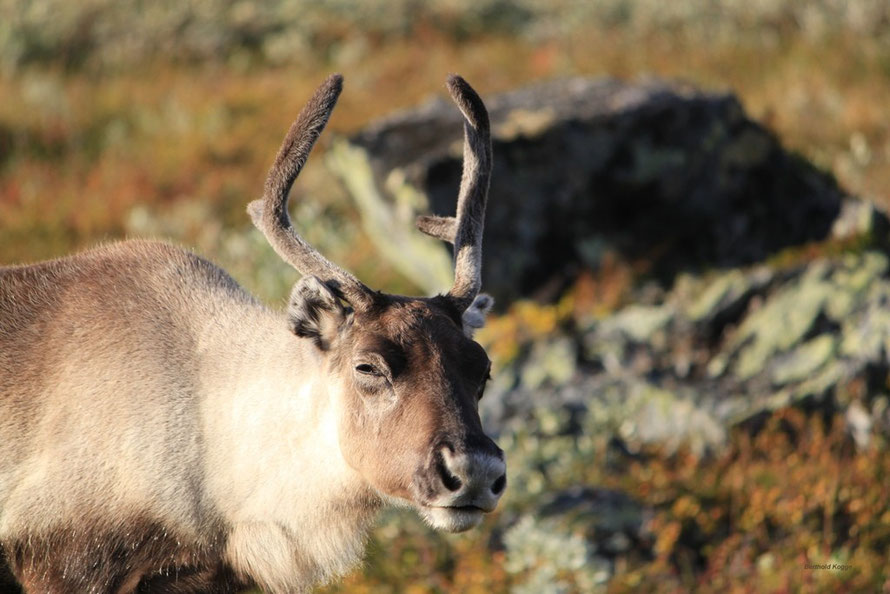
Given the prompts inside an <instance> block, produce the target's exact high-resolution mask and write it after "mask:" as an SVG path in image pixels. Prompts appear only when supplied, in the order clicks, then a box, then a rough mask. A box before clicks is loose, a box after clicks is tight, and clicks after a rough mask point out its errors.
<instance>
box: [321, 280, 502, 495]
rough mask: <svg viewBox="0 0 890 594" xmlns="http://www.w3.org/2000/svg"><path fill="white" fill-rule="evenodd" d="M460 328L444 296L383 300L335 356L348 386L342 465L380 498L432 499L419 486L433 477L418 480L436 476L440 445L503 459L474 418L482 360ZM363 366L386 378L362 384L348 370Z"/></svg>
mask: <svg viewBox="0 0 890 594" xmlns="http://www.w3.org/2000/svg"><path fill="white" fill-rule="evenodd" d="M459 320H460V317H459V314H457V312H456V311H455V310H454V309H453V308H452V307H450V301H448V300H446V299H443V298H433V299H409V298H393V297H388V298H387V299H385V300H382V299H381V303H380V304H378V306H377V307H375V308H374V309H372V310H370V311H368V312H361V313H358V314H356V318H355V322H354V324H353V325H352V328H350V329H349V330H347V331H346V332H345V333H344V336H343V338H342V339H341V341H340V343H339V344H337V345H336V346H335V351H336V352H334V353H332V357H331V364H332V366H333V367H334V368H335V369H336V373H337V374H338V375H340V376H341V377H343V378H345V379H344V384H345V386H346V388H345V390H346V394H345V398H347V403H346V407H345V408H346V410H347V411H348V412H347V414H346V418H344V419H342V420H341V423H342V424H341V426H340V444H341V448H342V450H343V452H344V455H345V456H346V460H347V462H349V463H350V464H351V465H352V466H353V467H354V468H356V469H357V470H358V471H359V472H360V473H361V474H362V476H364V477H365V479H366V480H368V481H369V482H370V483H371V484H372V485H374V486H375V487H376V488H377V489H378V490H379V491H381V492H383V493H385V494H387V495H392V496H395V497H399V498H402V499H407V500H412V501H415V502H416V503H421V504H423V503H426V501H425V500H426V499H429V498H430V497H431V495H430V494H429V493H428V492H427V490H426V489H424V488H423V485H425V484H426V483H427V482H429V480H433V481H435V480H438V479H435V477H432V478H429V477H426V476H424V475H426V474H431V473H432V474H435V468H434V467H435V464H436V452H437V451H438V449H439V448H441V447H445V446H448V447H450V448H452V449H453V450H454V451H457V452H466V451H468V450H473V451H480V450H481V451H485V452H486V453H491V454H492V455H495V456H498V457H502V456H503V454H502V452H501V451H500V449H499V448H498V447H497V446H496V445H495V444H494V442H492V441H491V440H490V439H489V438H488V437H487V436H486V435H485V434H484V432H483V430H482V423H481V421H480V419H479V413H478V404H477V402H478V399H477V397H478V395H479V393H480V390H481V389H482V388H483V387H484V383H485V381H486V379H487V372H488V368H489V360H488V357H487V356H486V355H485V351H484V350H483V349H482V347H480V346H479V345H478V344H477V343H475V342H474V341H472V340H471V339H469V338H467V337H466V335H465V334H464V332H463V329H462V327H461V325H460V321H459ZM363 363H367V364H372V365H374V366H375V367H377V368H379V369H380V370H381V371H384V372H385V377H383V378H373V377H372V378H365V377H363V374H361V373H357V372H356V370H355V369H354V368H355V366H356V365H360V364H363Z"/></svg>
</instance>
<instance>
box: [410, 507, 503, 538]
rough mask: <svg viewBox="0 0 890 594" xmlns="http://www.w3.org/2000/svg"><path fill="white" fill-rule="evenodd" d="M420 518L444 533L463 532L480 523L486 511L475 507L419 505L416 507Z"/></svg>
mask: <svg viewBox="0 0 890 594" xmlns="http://www.w3.org/2000/svg"><path fill="white" fill-rule="evenodd" d="M418 512H419V513H420V516H421V517H422V518H423V519H424V520H425V521H426V522H427V524H429V525H430V526H431V527H432V528H434V529H436V530H442V531H444V532H463V531H465V530H469V529H470V528H473V527H475V526H478V525H479V523H480V522H481V521H482V516H483V515H485V513H487V512H486V510H484V509H482V508H481V507H477V506H475V505H461V506H437V505H421V506H419V507H418Z"/></svg>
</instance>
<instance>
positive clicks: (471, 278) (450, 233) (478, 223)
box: [417, 75, 491, 311]
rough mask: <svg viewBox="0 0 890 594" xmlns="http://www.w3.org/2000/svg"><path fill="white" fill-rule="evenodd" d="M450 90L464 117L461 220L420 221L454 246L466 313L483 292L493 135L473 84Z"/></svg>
mask: <svg viewBox="0 0 890 594" xmlns="http://www.w3.org/2000/svg"><path fill="white" fill-rule="evenodd" d="M447 84H448V91H449V92H450V93H451V97H452V99H454V102H455V103H457V106H458V107H459V108H460V110H461V112H462V113H463V115H464V119H465V120H466V121H465V122H464V163H463V173H462V175H461V181H460V193H459V194H458V197H457V216H456V217H454V218H453V219H452V218H450V217H420V218H419V219H418V221H417V226H418V227H419V228H420V230H421V231H424V232H425V233H428V234H430V235H432V236H434V237H438V238H439V239H443V240H445V241H451V242H452V243H453V244H454V286H453V287H452V288H451V290H450V291H449V292H448V296H449V297H451V299H452V300H453V301H454V302H455V304H456V305H457V306H458V308H459V309H460V310H461V311H464V310H466V309H467V308H468V307H469V306H470V304H472V303H473V299H474V298H475V297H476V295H478V294H479V291H480V289H481V288H482V230H483V228H484V225H485V204H486V201H487V199H488V185H489V180H490V178H491V131H490V125H489V121H488V111H487V110H486V109H485V104H484V103H482V99H480V98H479V95H478V94H476V91H474V90H473V87H471V86H470V85H469V84H468V83H467V81H465V80H464V79H463V78H461V77H460V76H457V75H451V76H449V77H448V83H447Z"/></svg>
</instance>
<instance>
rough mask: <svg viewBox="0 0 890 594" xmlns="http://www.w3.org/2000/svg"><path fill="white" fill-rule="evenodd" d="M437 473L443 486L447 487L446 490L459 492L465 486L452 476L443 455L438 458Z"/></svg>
mask: <svg viewBox="0 0 890 594" xmlns="http://www.w3.org/2000/svg"><path fill="white" fill-rule="evenodd" d="M436 472H437V473H438V474H439V478H440V479H442V484H443V485H445V488H446V489H448V490H449V491H457V490H458V489H460V488H461V486H463V483H462V482H461V480H460V479H459V478H457V477H456V476H454V475H453V474H451V471H450V470H448V467H447V466H446V465H445V460H444V459H443V458H442V455H441V454H439V455H437V456H436Z"/></svg>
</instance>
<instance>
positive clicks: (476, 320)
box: [463, 293, 494, 338]
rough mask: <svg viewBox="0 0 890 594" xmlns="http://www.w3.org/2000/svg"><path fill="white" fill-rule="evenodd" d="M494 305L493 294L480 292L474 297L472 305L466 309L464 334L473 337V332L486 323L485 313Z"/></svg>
mask: <svg viewBox="0 0 890 594" xmlns="http://www.w3.org/2000/svg"><path fill="white" fill-rule="evenodd" d="M493 305H494V298H493V297H492V296H491V295H487V294H485V293H480V294H478V295H476V298H475V299H473V303H471V304H470V307H468V308H467V309H466V311H464V315H463V322H464V334H466V335H467V337H469V338H473V332H475V331H476V330H477V329H478V328H481V327H483V326H484V325H485V315H486V314H487V313H488V312H489V310H491V307H492V306H493Z"/></svg>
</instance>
